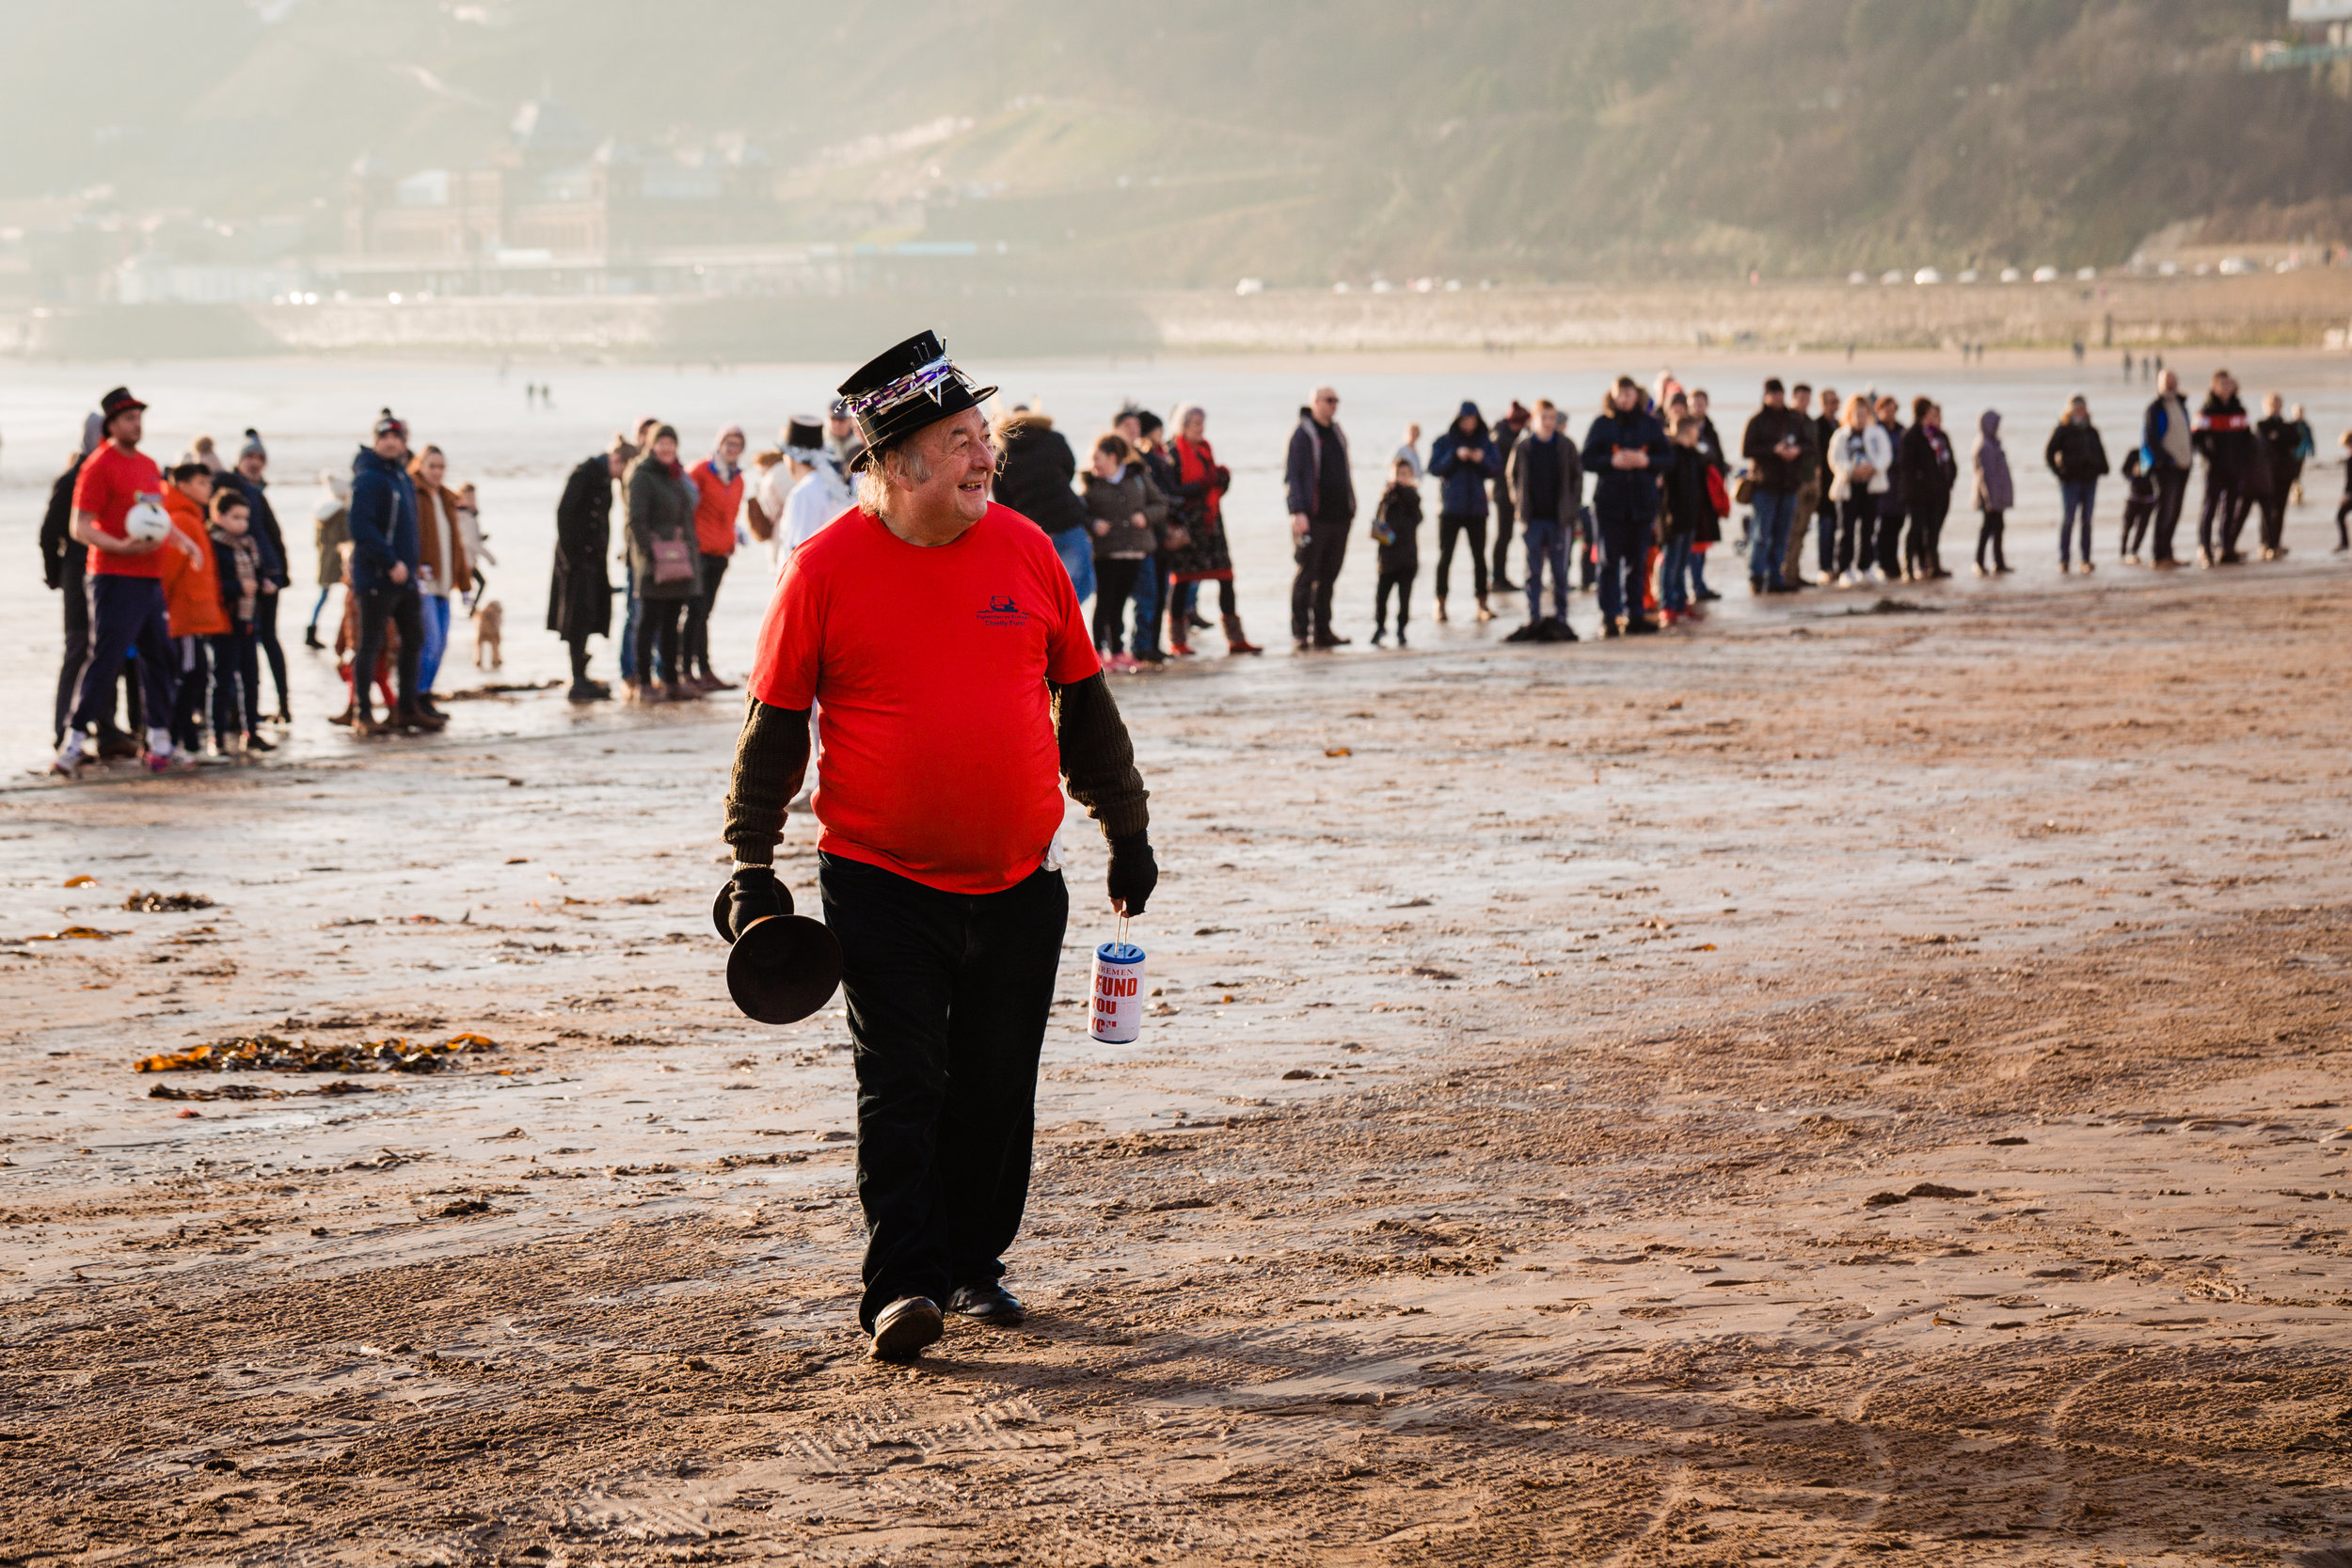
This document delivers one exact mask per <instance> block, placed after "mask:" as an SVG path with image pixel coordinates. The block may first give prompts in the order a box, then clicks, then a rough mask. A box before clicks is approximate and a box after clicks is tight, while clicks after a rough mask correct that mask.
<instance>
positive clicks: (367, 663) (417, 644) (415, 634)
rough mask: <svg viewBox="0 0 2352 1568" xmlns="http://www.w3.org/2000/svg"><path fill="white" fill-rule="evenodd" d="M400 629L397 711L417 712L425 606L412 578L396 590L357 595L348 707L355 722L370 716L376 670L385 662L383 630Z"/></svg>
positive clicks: (387, 587)
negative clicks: (356, 633) (356, 628)
mask: <svg viewBox="0 0 2352 1568" xmlns="http://www.w3.org/2000/svg"><path fill="white" fill-rule="evenodd" d="M386 626H397V627H399V628H400V653H399V655H398V656H397V657H395V658H394V660H393V662H394V663H395V664H396V665H397V666H398V667H399V670H400V680H399V690H400V711H401V712H402V713H414V712H416V711H417V671H418V669H419V668H420V666H421V663H422V661H423V658H424V605H423V603H422V601H421V600H420V599H419V598H418V597H417V584H416V579H415V578H410V579H409V580H408V581H406V582H404V583H401V584H399V585H398V586H397V587H395V586H392V585H389V584H388V585H386V586H385V587H382V588H371V589H367V590H365V591H364V592H362V593H361V594H360V595H359V646H358V648H356V649H354V650H353V653H352V660H351V705H352V714H353V716H354V717H356V718H365V717H367V716H368V714H369V711H370V710H369V703H370V699H371V693H372V692H373V690H374V687H375V667H376V666H377V665H378V664H379V663H381V662H382V661H383V658H384V628H385V627H386Z"/></svg>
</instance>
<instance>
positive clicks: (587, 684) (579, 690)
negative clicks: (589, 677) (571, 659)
mask: <svg viewBox="0 0 2352 1568" xmlns="http://www.w3.org/2000/svg"><path fill="white" fill-rule="evenodd" d="M611 696H612V690H611V689H609V688H607V687H606V686H605V685H604V683H603V682H602V681H574V682H572V689H570V690H569V691H567V692H565V693H564V698H565V699H566V700H567V701H570V702H575V703H601V702H603V701H605V700H606V699H607V698H609V697H611Z"/></svg>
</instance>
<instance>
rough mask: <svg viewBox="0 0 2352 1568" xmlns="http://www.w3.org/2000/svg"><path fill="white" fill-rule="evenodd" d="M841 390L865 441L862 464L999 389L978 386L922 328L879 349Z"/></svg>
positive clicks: (859, 460)
mask: <svg viewBox="0 0 2352 1568" xmlns="http://www.w3.org/2000/svg"><path fill="white" fill-rule="evenodd" d="M838 390H839V391H840V394H841V407H842V409H843V411H844V412H845V413H847V414H848V415H849V416H850V419H852V420H856V421H857V428H858V435H859V436H861V437H863V439H864V441H865V446H866V450H865V451H862V452H860V453H859V454H858V456H857V458H856V461H855V466H856V467H865V466H866V464H868V463H869V462H871V461H872V460H873V456H874V454H875V453H876V452H878V451H882V450H883V449H885V448H887V447H888V446H890V445H891V444H892V443H893V442H896V441H900V440H903V439H905V438H906V437H907V436H912V435H913V434H914V433H915V432H916V431H918V430H921V429H923V428H924V427H925V426H927V425H932V424H936V423H938V422H939V421H940V420H945V419H948V418H951V417H953V416H954V415H957V414H961V413H963V412H964V411H965V410H967V409H972V408H977V407H978V406H979V405H980V404H982V403H985V402H986V401H987V400H988V399H990V398H992V397H993V396H995V395H996V388H993V387H976V386H974V385H973V384H972V379H971V377H969V376H967V375H965V374H964V373H963V372H961V371H960V370H958V369H957V368H956V366H955V363H954V361H952V360H950V359H949V358H948V357H947V345H946V344H945V343H943V342H941V341H939V337H938V335H937V334H936V333H932V332H919V333H917V334H915V335H914V337H912V338H909V339H908V340H906V341H904V342H902V343H899V344H898V345H897V346H895V347H893V348H891V349H889V350H886V351H885V352H883V353H882V354H879V355H876V356H874V357H873V358H872V359H870V360H868V361H867V362H866V364H864V365H863V366H861V367H859V369H858V370H857V372H855V373H854V374H852V375H851V376H850V379H849V380H847V381H845V382H843V383H842V384H841V386H840V388H838Z"/></svg>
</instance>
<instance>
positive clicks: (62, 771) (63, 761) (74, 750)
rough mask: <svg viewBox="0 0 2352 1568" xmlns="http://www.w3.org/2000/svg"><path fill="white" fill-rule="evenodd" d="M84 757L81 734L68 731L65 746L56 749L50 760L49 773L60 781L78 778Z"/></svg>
mask: <svg viewBox="0 0 2352 1568" xmlns="http://www.w3.org/2000/svg"><path fill="white" fill-rule="evenodd" d="M86 755H87V753H85V752H84V751H83V750H82V734H81V732H80V731H79V730H70V731H68V732H67V734H66V740H65V744H64V745H62V746H60V747H58V748H57V754H56V756H55V757H54V758H52V759H51V760H50V763H49V771H50V772H51V773H53V774H56V776H57V777H59V778H62V779H72V778H79V777H80V776H81V772H82V763H83V762H84V760H85V759H86Z"/></svg>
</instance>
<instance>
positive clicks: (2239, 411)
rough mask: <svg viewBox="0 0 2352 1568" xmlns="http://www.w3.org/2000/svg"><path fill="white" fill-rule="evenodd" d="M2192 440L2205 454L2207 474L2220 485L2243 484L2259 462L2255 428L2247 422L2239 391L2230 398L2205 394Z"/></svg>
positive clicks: (2215, 394)
mask: <svg viewBox="0 0 2352 1568" xmlns="http://www.w3.org/2000/svg"><path fill="white" fill-rule="evenodd" d="M2190 441H2191V444H2192V445H2194V446H2195V447H2196V449H2197V450H2198V451H2201V452H2203V453H2204V454H2205V464H2206V470H2207V472H2208V473H2209V474H2210V475H2211V477H2212V478H2213V480H2215V481H2217V482H2218V483H2224V484H2230V485H2235V484H2237V483H2240V482H2241V481H2242V480H2243V479H2244V478H2245V477H2246V470H2247V469H2248V468H2249V467H2251V466H2252V464H2253V462H2254V459H2255V451H2254V431H2253V427H2252V425H2251V424H2249V422H2248V420H2247V418H2246V404H2244V403H2243V402H2241V401H2239V398H2238V395H2237V394H2236V393H2235V392H2232V393H2231V394H2230V395H2229V396H2228V397H2226V398H2225V397H2221V396H2219V395H2218V394H2217V393H2212V392H2208V393H2206V394H2205V404H2204V406H2203V407H2201V408H2200V409H2199V410H2198V411H2197V429H2196V434H2195V435H2194V436H2191V437H2190Z"/></svg>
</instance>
